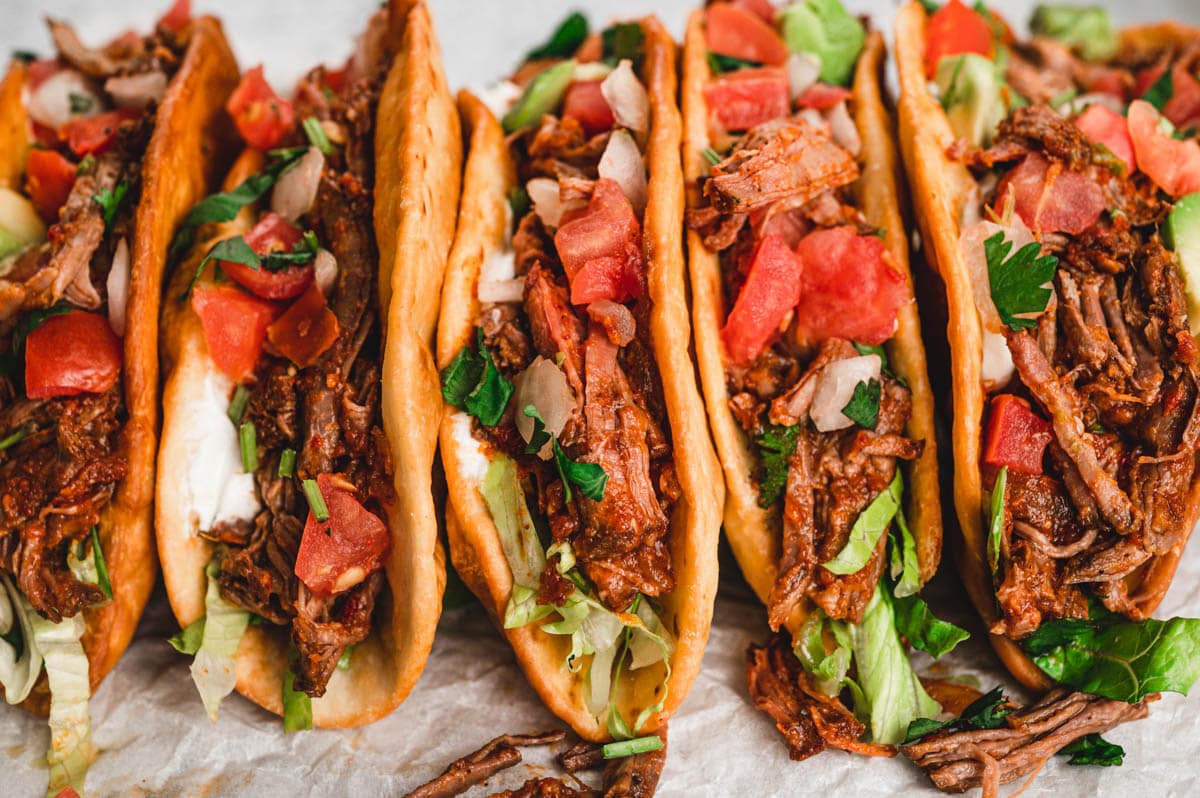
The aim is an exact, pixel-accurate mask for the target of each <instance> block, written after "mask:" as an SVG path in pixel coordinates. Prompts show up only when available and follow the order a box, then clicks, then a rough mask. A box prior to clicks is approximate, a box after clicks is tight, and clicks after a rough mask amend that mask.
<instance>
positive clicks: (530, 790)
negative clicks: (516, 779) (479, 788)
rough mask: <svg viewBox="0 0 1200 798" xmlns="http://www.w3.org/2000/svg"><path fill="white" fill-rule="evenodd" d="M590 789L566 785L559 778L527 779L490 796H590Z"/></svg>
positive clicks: (550, 797) (543, 797) (537, 797)
mask: <svg viewBox="0 0 1200 798" xmlns="http://www.w3.org/2000/svg"><path fill="white" fill-rule="evenodd" d="M593 794H594V793H593V792H592V791H591V790H577V789H575V788H574V787H568V786H567V785H566V784H563V783H562V781H561V780H559V779H553V778H549V777H543V778H540V779H529V780H528V781H526V782H525V783H524V784H522V785H521V786H520V787H518V788H517V789H515V790H505V791H504V792H498V793H494V794H493V795H492V796H491V798H590V796H591V795H593Z"/></svg>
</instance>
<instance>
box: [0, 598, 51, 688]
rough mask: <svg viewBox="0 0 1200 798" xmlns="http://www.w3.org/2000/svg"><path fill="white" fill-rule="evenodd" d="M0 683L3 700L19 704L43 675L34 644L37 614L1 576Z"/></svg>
mask: <svg viewBox="0 0 1200 798" xmlns="http://www.w3.org/2000/svg"><path fill="white" fill-rule="evenodd" d="M0 583H3V587H0V684H2V685H4V698H5V700H7V701H8V703H10V704H14V705H15V704H19V703H21V702H22V701H24V700H25V699H26V698H28V697H29V691H30V690H32V689H33V686H34V685H35V684H36V683H37V680H38V676H39V675H41V672H42V652H41V651H40V650H39V649H38V647H37V646H36V645H34V644H33V640H34V638H33V616H34V615H36V613H35V612H34V611H33V607H31V606H29V602H28V601H26V600H25V597H24V596H22V595H21V593H20V591H18V590H17V588H16V586H14V585H13V583H12V582H10V581H9V579H8V577H7V576H4V575H2V574H0Z"/></svg>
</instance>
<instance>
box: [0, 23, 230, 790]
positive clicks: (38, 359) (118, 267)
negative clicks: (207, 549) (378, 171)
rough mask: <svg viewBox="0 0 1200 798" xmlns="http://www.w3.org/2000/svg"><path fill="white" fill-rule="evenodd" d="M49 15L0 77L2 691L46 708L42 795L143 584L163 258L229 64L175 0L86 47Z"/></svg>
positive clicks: (221, 152)
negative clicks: (139, 24)
mask: <svg viewBox="0 0 1200 798" xmlns="http://www.w3.org/2000/svg"><path fill="white" fill-rule="evenodd" d="M49 25H50V31H51V35H52V37H53V40H54V43H55V46H56V48H57V54H56V56H55V57H53V58H48V59H40V60H39V59H36V58H35V57H33V56H30V57H29V60H28V61H27V62H22V61H21V60H17V61H15V62H14V63H13V65H12V67H11V68H10V69H9V71H8V74H7V76H6V77H5V78H4V80H3V81H2V82H0V349H2V350H3V355H2V356H0V357H2V358H3V365H2V366H0V582H2V583H3V586H2V587H0V634H2V635H3V639H2V641H0V686H2V688H3V693H4V696H5V698H6V699H7V701H8V702H9V703H12V704H20V705H21V706H23V707H24V708H26V709H28V710H30V711H31V712H35V713H38V714H46V713H47V712H48V713H49V715H50V724H51V728H52V739H51V753H50V765H51V767H50V790H51V792H52V793H54V792H57V791H58V789H59V788H62V787H63V786H65V785H67V784H68V783H70V784H72V785H74V786H75V787H77V788H81V787H82V782H83V777H84V773H85V771H86V769H87V763H88V761H89V755H90V742H89V731H88V729H89V722H88V713H87V701H88V697H89V695H90V694H91V691H92V690H94V689H95V688H96V686H97V685H98V684H99V683H100V681H101V680H102V679H103V678H104V676H105V675H106V674H107V673H108V672H109V671H110V670H111V669H112V668H113V666H114V665H115V664H116V662H117V660H118V659H119V658H120V656H121V654H122V653H123V652H124V650H125V648H126V646H127V645H128V644H129V641H130V638H131V637H132V636H133V632H134V627H135V626H136V625H137V621H138V618H139V617H140V616H141V614H142V609H143V607H144V606H145V604H146V600H147V598H148V596H149V594H150V588H151V586H152V585H153V583H154V575H155V565H154V555H153V551H152V549H151V540H150V523H151V507H150V505H151V499H152V497H153V490H154V453H155V432H156V429H157V424H158V355H157V340H158V308H159V297H160V295H161V293H162V275H163V267H164V264H165V261H166V257H167V247H168V244H169V243H170V236H171V231H172V229H173V228H174V226H175V224H176V223H177V222H178V221H179V219H180V218H181V217H182V216H183V214H184V213H186V212H187V209H188V207H190V205H191V204H192V203H193V202H195V201H196V199H198V198H199V197H201V196H203V195H204V193H205V192H206V191H207V190H209V187H210V186H211V185H212V184H213V183H214V182H215V180H216V178H217V177H218V173H219V170H220V169H222V168H224V166H225V165H226V163H227V162H226V161H225V160H224V159H225V157H226V155H227V154H228V153H229V152H230V146H229V145H230V144H232V130H231V129H230V128H229V126H228V124H227V123H226V122H225V121H224V120H223V117H222V116H221V113H220V111H221V103H222V102H223V100H224V97H225V95H226V94H228V92H229V90H230V89H231V88H232V87H233V86H234V85H235V84H236V82H237V64H236V62H235V61H234V58H233V55H232V54H231V52H230V50H229V46H228V44H227V43H226V41H225V36H224V33H223V32H222V30H221V25H220V23H219V22H217V20H216V19H214V18H212V17H197V18H194V19H193V18H191V17H190V16H189V13H188V7H187V3H186V2H183V3H177V4H176V5H175V6H174V8H172V10H171V11H170V12H168V14H167V15H166V16H164V17H163V18H162V19H160V20H159V21H158V24H157V26H156V28H155V30H154V32H153V33H151V34H150V35H148V36H140V35H138V34H136V33H132V32H130V33H127V34H124V35H123V36H121V37H119V38H117V39H116V40H114V41H112V42H110V43H109V44H107V45H105V46H104V47H102V48H99V49H92V48H89V47H87V46H85V45H84V44H83V43H82V42H81V41H80V39H79V37H78V36H77V35H76V33H75V31H74V30H73V29H72V28H71V27H70V26H69V25H68V24H67V23H65V22H60V21H58V20H53V19H52V20H50V21H49ZM43 662H44V664H45V672H46V678H43V677H42V676H41V672H42V665H43Z"/></svg>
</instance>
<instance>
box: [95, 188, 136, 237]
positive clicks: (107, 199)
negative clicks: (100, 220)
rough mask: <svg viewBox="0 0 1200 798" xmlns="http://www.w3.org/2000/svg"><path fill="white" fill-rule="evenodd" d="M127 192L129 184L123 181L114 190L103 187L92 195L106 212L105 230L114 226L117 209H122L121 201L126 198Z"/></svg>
mask: <svg viewBox="0 0 1200 798" xmlns="http://www.w3.org/2000/svg"><path fill="white" fill-rule="evenodd" d="M127 193H129V184H128V183H126V182H124V181H121V182H120V183H117V185H116V188H114V189H112V190H109V189H107V188H102V189H100V193H98V194H93V195H92V201H93V202H95V203H96V204H97V205H99V206H100V208H101V209H102V210H103V212H104V229H105V230H108V229H109V228H111V227H112V223H113V219H114V218H115V217H116V215H117V211H118V210H120V208H121V201H122V200H124V199H125V195H126V194H127Z"/></svg>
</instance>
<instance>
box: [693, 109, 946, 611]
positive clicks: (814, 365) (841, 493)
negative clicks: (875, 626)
mask: <svg viewBox="0 0 1200 798" xmlns="http://www.w3.org/2000/svg"><path fill="white" fill-rule="evenodd" d="M858 175H859V167H858V164H857V162H856V161H855V159H854V156H852V155H851V154H850V153H849V152H848V151H847V150H845V149H843V148H842V147H840V146H838V145H837V144H835V143H834V142H833V141H832V139H831V138H830V134H829V132H828V130H825V129H822V128H820V127H818V126H817V125H816V124H814V123H812V122H810V121H808V120H807V119H804V118H797V119H777V120H772V121H770V122H765V123H763V124H761V125H759V126H757V127H755V128H752V129H751V130H750V131H748V132H747V133H746V134H745V135H744V136H743V137H742V138H741V140H739V141H738V143H737V144H736V145H735V146H734V148H733V150H732V152H731V154H730V155H729V156H728V157H727V158H725V159H724V160H723V161H721V162H720V163H718V164H716V165H715V166H713V167H712V176H711V177H710V178H708V179H707V180H705V181H704V183H703V189H702V194H703V196H704V198H705V202H706V204H704V205H703V206H702V207H700V208H698V209H693V210H690V211H689V212H688V223H689V225H690V226H692V227H693V228H695V229H697V230H699V231H700V232H701V234H702V235H704V236H705V245H706V246H707V247H709V248H710V249H714V250H718V251H719V252H720V257H721V273H722V281H723V283H724V290H725V304H726V308H729V307H730V306H732V304H733V301H734V299H735V298H736V297H737V295H738V291H739V289H740V288H741V285H742V282H743V281H744V279H745V272H746V269H748V268H749V259H750V256H751V254H752V253H753V252H754V248H755V245H756V244H757V242H758V241H760V240H761V239H762V237H763V236H765V235H767V234H768V233H780V234H782V235H783V236H784V238H785V241H787V242H789V244H790V245H792V246H794V245H795V243H797V242H798V241H799V239H801V238H802V237H803V236H804V235H805V234H806V233H807V232H809V231H811V230H815V229H820V228H826V227H835V226H839V225H850V226H853V227H855V228H856V229H859V230H862V231H864V232H869V231H872V230H873V228H872V227H871V226H870V225H869V224H868V223H867V222H866V220H865V219H864V218H863V217H862V215H861V214H860V213H859V212H858V211H857V210H856V209H855V208H854V207H853V205H852V204H851V203H850V201H849V199H850V198H849V196H848V194H847V193H846V187H847V186H848V185H849V184H850V183H852V182H853V181H854V180H855V179H856V178H857V177H858ZM795 315H796V314H793V315H792V316H791V317H789V320H788V321H787V329H786V330H785V331H784V332H783V334H782V335H780V336H777V340H775V342H774V343H772V344H770V345H769V346H767V347H766V348H764V349H763V350H762V352H761V353H760V354H759V355H758V356H757V358H755V360H754V361H753V362H752V363H751V364H750V365H749V366H748V367H740V366H736V365H728V366H727V368H726V381H727V387H728V391H729V396H730V399H729V406H730V410H731V412H732V413H733V416H734V418H735V419H736V420H737V422H738V424H739V425H740V426H741V427H742V429H743V430H744V431H745V433H746V434H747V436H749V437H750V438H755V437H757V436H759V435H761V434H762V433H763V432H764V431H765V430H767V429H768V425H775V426H782V427H792V426H795V425H799V427H800V428H799V431H798V433H797V443H796V448H795V451H794V453H793V454H792V455H791V459H790V461H789V463H788V468H787V482H786V488H785V490H784V494H783V507H782V527H783V529H782V554H781V557H780V562H779V575H778V577H777V578H776V582H775V585H774V587H773V589H772V591H771V595H770V598H769V601H768V617H769V621H770V625H771V628H772V629H775V630H777V629H779V628H780V627H781V626H783V625H784V624H785V622H786V621H787V618H788V616H789V615H790V614H791V613H792V612H793V611H794V610H795V609H796V607H797V606H798V605H799V604H800V603H801V602H802V601H803V600H804V599H806V598H807V599H809V600H811V601H813V602H814V603H816V604H817V605H818V606H819V607H821V608H822V609H823V610H824V611H825V612H826V613H828V614H829V616H830V617H832V618H837V619H841V620H849V621H851V622H855V623H857V622H858V621H861V620H862V615H863V612H864V611H865V609H866V606H867V604H868V603H869V602H870V600H871V597H872V595H874V592H875V586H876V584H877V583H878V581H879V577H880V575H881V574H882V572H883V565H884V554H885V546H886V538H885V537H881V538H880V540H879V545H878V546H877V547H876V550H875V551H874V553H873V554H872V555H871V558H870V560H869V562H868V563H867V564H866V566H865V567H863V568H861V569H859V570H858V571H857V572H855V573H852V574H845V575H838V574H834V573H832V572H831V571H828V570H826V569H824V568H822V567H820V564H821V563H823V562H827V561H829V560H831V559H833V557H834V556H836V555H837V553H838V552H839V551H841V549H842V548H843V547H844V546H845V544H846V541H847V540H848V538H849V534H850V529H851V527H852V526H853V525H854V522H855V520H857V518H858V516H859V514H860V513H861V512H862V511H863V510H864V509H865V508H866V507H867V505H869V504H870V503H871V501H872V500H874V499H875V497H876V496H878V495H879V494H880V493H881V492H882V491H883V490H885V489H886V488H887V486H888V484H889V483H890V482H891V481H892V478H893V477H894V476H895V473H896V466H897V462H898V461H899V460H912V459H915V458H917V457H919V456H920V454H921V451H922V449H923V444H922V443H921V442H920V441H913V440H911V439H909V438H907V437H905V435H904V429H905V426H906V425H907V424H908V420H909V418H910V417H911V415H912V396H911V392H910V391H909V390H908V388H907V387H905V386H904V385H903V384H901V383H900V382H899V381H897V380H896V379H895V378H894V377H892V376H890V375H889V374H887V373H886V372H885V373H884V374H882V375H881V379H880V383H881V392H880V393H881V395H880V404H879V417H878V422H877V424H876V427H875V429H874V430H870V429H865V428H863V427H861V426H858V425H857V424H856V425H853V426H851V427H848V428H846V429H842V430H836V431H832V432H818V431H816V429H815V428H814V427H813V426H812V425H810V424H809V421H808V419H809V410H810V407H811V404H812V399H813V394H814V390H815V387H816V382H817V379H818V377H819V375H820V372H821V369H822V368H824V367H825V366H827V365H828V364H830V363H832V362H835V361H838V360H842V359H845V358H852V357H858V356H859V354H860V353H859V352H858V350H857V349H855V347H854V346H853V344H852V342H851V341H848V340H845V339H843V338H828V339H825V340H823V341H810V340H807V339H806V338H805V336H804V335H803V333H801V332H799V327H798V325H797V319H796V317H795Z"/></svg>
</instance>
